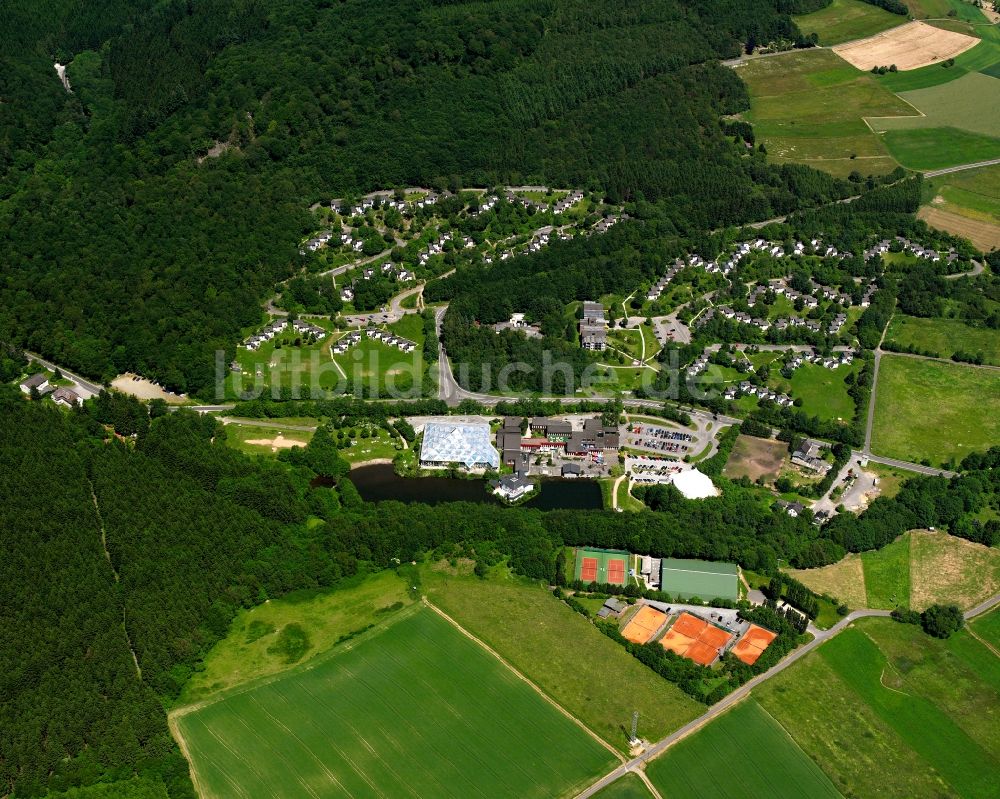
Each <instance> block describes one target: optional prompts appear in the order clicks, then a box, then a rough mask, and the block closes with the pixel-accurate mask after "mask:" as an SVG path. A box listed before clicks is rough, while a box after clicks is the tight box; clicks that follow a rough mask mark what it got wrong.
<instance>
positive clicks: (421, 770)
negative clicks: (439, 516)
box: [172, 606, 615, 799]
mask: <svg viewBox="0 0 1000 799" xmlns="http://www.w3.org/2000/svg"><path fill="white" fill-rule="evenodd" d="M172 722H173V726H174V728H175V730H176V731H177V733H178V735H179V737H180V739H181V741H182V746H183V748H184V750H185V752H186V753H187V754H188V756H189V758H190V760H191V765H192V773H193V775H194V776H195V782H196V785H197V786H198V787H199V788H200V792H201V795H202V797H204V799H216V797H219V798H220V799H221V797H234V796H243V797H258V796H260V797H263V796H275V797H278V796H280V797H287V798H288V799H298V797H302V798H303V799H315V797H318V796H323V797H331V798H332V797H341V796H343V797H350V796H393V797H415V798H416V797H426V796H435V797H442V799H448V797H454V799H464V798H465V797H468V796H475V795H486V796H518V797H538V799H542V798H543V797H546V798H547V797H559V796H569V795H572V794H575V793H576V792H577V791H579V790H580V789H581V788H583V787H584V786H585V785H587V784H588V783H590V782H592V781H593V780H594V779H595V778H596V777H597V776H599V775H600V774H601V773H603V772H604V771H606V770H608V769H609V768H610V767H611V765H612V764H613V763H614V762H615V758H614V756H613V755H612V754H611V752H609V751H608V750H607V749H606V748H605V747H604V746H602V745H601V744H600V743H599V742H598V741H596V740H595V739H594V738H593V737H591V736H590V735H588V734H587V733H586V732H585V731H584V730H582V729H580V728H579V727H578V726H577V725H575V724H574V723H573V722H572V721H571V720H570V719H568V718H567V717H566V716H565V715H563V714H562V713H561V712H560V711H559V710H558V709H556V708H555V707H553V706H552V705H551V704H549V703H548V702H546V701H545V700H544V699H543V698H542V697H540V696H539V695H538V694H537V693H536V691H535V690H533V688H532V687H531V686H530V685H528V684H527V683H526V682H524V681H523V680H522V679H521V678H519V677H518V676H517V675H516V674H515V673H514V672H512V671H511V670H510V669H509V668H508V667H507V666H506V665H504V664H503V663H502V662H501V661H500V660H498V659H497V658H496V657H494V656H493V655H492V654H490V653H489V652H487V651H486V650H485V649H483V648H482V647H480V646H479V645H477V644H476V643H475V642H473V641H472V640H470V639H469V638H468V637H466V636H465V635H463V634H462V633H461V632H459V631H458V630H457V629H456V628H455V627H454V626H452V625H451V624H449V623H448V622H447V621H445V620H444V619H442V618H441V617H440V616H438V615H437V614H436V613H434V612H433V611H431V610H428V609H426V608H421V607H420V606H414V607H413V608H412V609H411V611H409V612H406V613H403V614H399V615H397V616H396V620H395V621H394V623H389V624H385V625H381V626H380V627H378V628H376V629H375V630H372V631H371V632H370V633H368V634H366V635H365V636H362V637H361V638H359V639H357V640H356V641H355V642H352V644H351V645H349V646H345V647H342V648H339V649H336V650H334V651H333V653H332V654H331V656H329V657H325V658H319V659H317V660H315V661H313V662H312V663H310V664H308V665H306V666H304V667H301V668H299V669H295V670H292V671H290V672H286V673H285V674H283V675H280V676H278V677H276V678H272V679H269V680H264V681H262V682H260V683H259V684H256V685H253V686H252V687H248V688H244V689H239V690H237V691H235V692H229V693H227V694H224V695H222V697H221V698H220V699H219V700H218V701H213V702H209V703H205V704H202V705H196V706H193V707H192V708H190V709H185V710H181V711H179V712H178V713H176V714H175V715H174V716H173V718H172Z"/></svg>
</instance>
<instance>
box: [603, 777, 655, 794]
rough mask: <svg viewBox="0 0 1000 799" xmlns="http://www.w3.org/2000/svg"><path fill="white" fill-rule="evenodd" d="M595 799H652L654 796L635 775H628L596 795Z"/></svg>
mask: <svg viewBox="0 0 1000 799" xmlns="http://www.w3.org/2000/svg"><path fill="white" fill-rule="evenodd" d="M594 799H652V794H651V793H650V792H649V789H648V788H647V787H646V786H645V785H644V784H643V782H642V780H641V779H639V778H638V777H637V776H636V775H635V774H626V775H625V776H624V777H619V778H618V779H617V780H615V781H614V782H613V783H611V784H610V785H609V786H608V787H607V788H604V789H602V790H600V791H598V792H597V793H595V794H594Z"/></svg>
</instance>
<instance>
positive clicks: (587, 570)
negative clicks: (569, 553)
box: [580, 558, 597, 583]
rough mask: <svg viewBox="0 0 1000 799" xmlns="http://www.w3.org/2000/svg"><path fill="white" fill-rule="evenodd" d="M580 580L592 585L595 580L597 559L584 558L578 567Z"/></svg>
mask: <svg viewBox="0 0 1000 799" xmlns="http://www.w3.org/2000/svg"><path fill="white" fill-rule="evenodd" d="M580 579H581V580H583V581H584V582H585V583H592V582H594V581H595V580H596V579H597V558H584V559H583V565H582V566H581V567H580Z"/></svg>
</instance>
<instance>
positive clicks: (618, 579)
mask: <svg viewBox="0 0 1000 799" xmlns="http://www.w3.org/2000/svg"><path fill="white" fill-rule="evenodd" d="M608 582H609V583H614V584H615V585H622V584H624V582H625V561H623V560H609V561H608Z"/></svg>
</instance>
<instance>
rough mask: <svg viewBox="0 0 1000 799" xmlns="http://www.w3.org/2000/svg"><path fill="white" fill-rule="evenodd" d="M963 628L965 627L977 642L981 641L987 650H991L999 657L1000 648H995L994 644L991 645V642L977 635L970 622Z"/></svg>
mask: <svg viewBox="0 0 1000 799" xmlns="http://www.w3.org/2000/svg"><path fill="white" fill-rule="evenodd" d="M965 629H967V630H968V631H969V635H971V636H972V637H973V638H975V639H976V640H977V641H979V643H981V644H982V645H983V646H985V647H986V648H987V649H988V650H990V652H992V653H993V654H994V655H996V656H997V657H998V658H1000V649H997V648H996V647H995V646H993V644H991V643H990V642H989V641H987V640H986V639H985V638H980V637H979V635H978V634H977V633H976V631H975V630H973V629H972V625H971V624H967V625H965Z"/></svg>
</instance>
